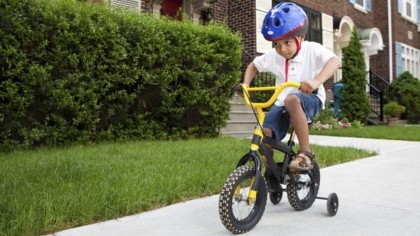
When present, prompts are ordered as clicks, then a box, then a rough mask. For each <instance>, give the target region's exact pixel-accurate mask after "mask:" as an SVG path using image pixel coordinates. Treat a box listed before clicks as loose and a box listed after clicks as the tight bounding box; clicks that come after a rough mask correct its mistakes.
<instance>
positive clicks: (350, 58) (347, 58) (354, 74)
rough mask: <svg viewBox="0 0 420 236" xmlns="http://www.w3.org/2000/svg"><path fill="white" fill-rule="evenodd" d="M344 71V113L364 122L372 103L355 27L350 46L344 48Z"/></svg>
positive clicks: (342, 107)
mask: <svg viewBox="0 0 420 236" xmlns="http://www.w3.org/2000/svg"><path fill="white" fill-rule="evenodd" d="M342 71H343V80H342V82H343V84H344V87H343V89H342V95H343V99H342V100H341V103H340V108H341V110H342V114H343V116H344V117H346V118H348V119H349V120H350V121H352V122H353V121H361V122H363V123H364V122H365V121H366V118H367V117H368V115H369V112H370V104H369V99H368V96H367V93H366V65H365V61H364V57H363V54H362V45H361V44H360V41H359V36H358V34H357V29H356V28H354V29H353V32H352V36H351V38H350V44H349V46H348V47H346V48H344V49H343V69H342Z"/></svg>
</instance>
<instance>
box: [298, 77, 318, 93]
mask: <svg viewBox="0 0 420 236" xmlns="http://www.w3.org/2000/svg"><path fill="white" fill-rule="evenodd" d="M317 88H318V83H317V82H316V81H314V80H305V81H302V83H301V85H300V91H301V92H302V93H306V94H311V93H314V91H316V93H317V92H318V89H317Z"/></svg>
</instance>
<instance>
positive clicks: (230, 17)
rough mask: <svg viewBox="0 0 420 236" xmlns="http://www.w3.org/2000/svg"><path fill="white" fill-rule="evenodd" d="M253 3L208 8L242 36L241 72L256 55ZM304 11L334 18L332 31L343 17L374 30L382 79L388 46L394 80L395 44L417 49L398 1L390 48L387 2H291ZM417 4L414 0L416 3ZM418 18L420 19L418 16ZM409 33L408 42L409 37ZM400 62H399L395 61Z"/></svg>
mask: <svg viewBox="0 0 420 236" xmlns="http://www.w3.org/2000/svg"><path fill="white" fill-rule="evenodd" d="M255 1H256V0H246V1H244V0H219V1H217V2H215V3H213V4H211V5H210V9H211V10H212V12H213V17H214V20H215V21H217V22H226V23H227V25H228V27H229V28H230V29H232V31H233V32H239V33H240V34H241V35H242V43H243V48H244V56H243V70H245V67H246V65H247V64H248V63H249V62H250V61H252V59H253V58H254V57H255V56H257V41H256V38H257V35H256V34H257V33H258V32H259V30H258V29H256V2H255ZM292 2H295V3H296V4H299V5H301V6H303V7H305V8H309V9H312V10H315V11H319V12H322V13H324V14H327V15H329V16H332V17H333V19H334V29H335V30H336V29H337V28H338V23H339V22H340V20H341V18H343V17H344V16H348V17H350V18H351V19H352V20H353V22H354V24H355V27H357V28H358V29H368V28H373V27H376V28H378V29H379V31H380V32H381V35H382V39H383V43H384V45H385V47H384V49H383V50H381V51H378V54H377V55H372V56H371V57H370V61H369V63H370V69H371V70H372V71H373V72H374V73H375V74H377V75H379V76H380V77H382V78H384V79H385V80H388V81H389V80H390V79H389V47H390V46H391V47H392V57H393V60H392V61H393V65H392V67H393V77H394V78H396V66H397V62H396V51H395V47H396V43H397V42H399V43H403V44H406V45H409V46H411V47H414V48H417V49H420V32H418V24H419V23H414V22H412V21H408V20H407V19H405V18H404V17H402V16H401V14H400V13H399V11H398V2H399V1H398V0H391V4H392V31H393V32H392V40H393V43H392V45H389V38H388V36H389V35H388V6H387V0H370V2H369V4H368V5H369V6H367V7H368V8H369V9H368V10H366V11H362V10H360V9H358V8H356V7H355V5H354V4H353V3H351V2H354V1H349V0H340V1H337V0H294V1H292ZM418 2H419V1H418V0H417V3H418ZM141 7H142V9H143V11H144V12H151V7H152V0H142V1H141ZM417 18H419V16H417ZM409 32H411V37H412V38H411V39H410V38H409V36H408V35H409ZM398 63H399V62H398ZM332 83H333V81H331V80H329V81H328V82H327V84H326V87H332Z"/></svg>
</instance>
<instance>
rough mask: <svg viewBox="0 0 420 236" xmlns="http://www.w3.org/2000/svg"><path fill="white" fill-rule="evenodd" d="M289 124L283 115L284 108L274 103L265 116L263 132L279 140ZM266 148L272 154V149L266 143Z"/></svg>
mask: <svg viewBox="0 0 420 236" xmlns="http://www.w3.org/2000/svg"><path fill="white" fill-rule="evenodd" d="M289 125H290V121H289V119H288V118H287V117H286V116H285V108H284V107H280V106H276V105H274V106H272V107H271V108H270V110H269V111H268V112H267V114H266V116H265V119H264V124H263V127H264V128H263V133H264V135H266V136H268V137H272V138H275V139H276V140H277V141H278V142H280V141H281V140H282V139H283V138H284V136H286V134H287V130H288V128H289ZM267 149H268V151H269V152H270V154H273V149H272V148H271V147H270V146H268V145H267Z"/></svg>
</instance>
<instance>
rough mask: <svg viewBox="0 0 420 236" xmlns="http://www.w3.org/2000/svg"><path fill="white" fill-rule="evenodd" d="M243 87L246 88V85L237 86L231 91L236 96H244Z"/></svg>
mask: <svg viewBox="0 0 420 236" xmlns="http://www.w3.org/2000/svg"><path fill="white" fill-rule="evenodd" d="M243 86H245V87H248V85H246V84H238V85H236V86H235V88H234V89H233V92H234V94H235V95H236V96H244V91H243Z"/></svg>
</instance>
